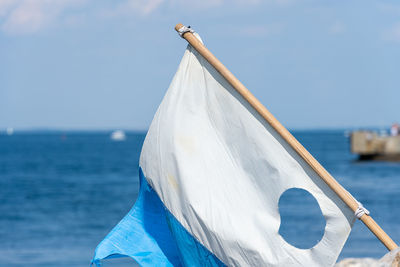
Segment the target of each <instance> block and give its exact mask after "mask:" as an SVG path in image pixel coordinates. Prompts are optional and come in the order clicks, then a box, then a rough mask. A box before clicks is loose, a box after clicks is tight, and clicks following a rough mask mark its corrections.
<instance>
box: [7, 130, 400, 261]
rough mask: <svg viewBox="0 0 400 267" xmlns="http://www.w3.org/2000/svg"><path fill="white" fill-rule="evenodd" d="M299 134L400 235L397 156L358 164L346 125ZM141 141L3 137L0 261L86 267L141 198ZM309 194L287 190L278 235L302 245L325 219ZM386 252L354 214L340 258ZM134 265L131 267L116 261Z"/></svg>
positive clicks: (35, 134)
mask: <svg viewBox="0 0 400 267" xmlns="http://www.w3.org/2000/svg"><path fill="white" fill-rule="evenodd" d="M293 134H294V136H295V137H296V138H297V139H298V140H299V141H300V142H301V143H302V144H303V145H304V146H305V147H306V148H307V149H308V150H309V151H310V152H311V154H312V155H313V156H314V157H315V158H316V159H317V160H319V162H320V163H321V164H322V165H323V166H324V167H325V168H326V169H327V170H328V171H329V172H330V173H331V174H332V175H333V176H334V177H335V178H336V179H337V180H338V181H339V182H340V183H341V184H342V185H343V186H344V187H345V188H346V189H347V190H348V191H349V192H350V193H351V194H353V196H355V197H356V198H357V199H358V200H359V201H360V202H362V203H363V204H364V206H365V207H366V208H367V209H368V210H369V211H370V213H371V216H372V217H373V218H374V219H375V220H376V221H377V222H378V224H379V225H380V226H381V227H382V228H383V229H384V230H385V231H386V232H387V233H388V234H389V235H390V236H391V237H392V239H394V240H395V241H396V240H397V241H399V242H400V163H396V162H361V161H358V160H357V156H355V155H352V154H351V153H350V144H349V138H348V136H347V135H346V133H345V131H344V130H304V131H293ZM144 138H145V132H127V138H126V140H125V141H121V142H115V141H112V140H111V139H110V132H108V131H99V132H78V131H24V132H18V131H16V132H15V133H14V134H13V135H5V134H2V135H0V266H11V267H12V266H89V265H90V262H91V258H92V257H93V253H94V250H95V248H96V246H97V244H98V243H99V242H100V241H101V240H102V239H103V238H104V237H105V236H106V235H107V233H108V232H109V231H110V230H111V229H112V228H113V227H114V226H115V225H116V224H117V223H118V222H119V221H120V220H121V219H122V218H123V216H124V215H125V214H126V213H127V212H128V211H129V210H130V208H131V207H132V206H133V204H134V203H135V199H136V198H137V195H138V190H139V179H138V162H139V156H140V151H141V147H142V144H143V141H144ZM307 194H308V193H307V192H301V191H299V192H288V194H286V195H285V197H282V198H281V201H280V204H279V205H280V207H279V209H280V211H281V217H282V218H281V219H282V225H281V229H280V233H281V235H282V236H283V237H284V238H285V239H286V241H287V242H289V243H291V244H293V245H294V246H297V247H299V248H304V249H307V248H310V247H312V246H314V245H315V244H316V243H318V241H319V240H320V239H321V237H322V235H323V232H324V230H323V229H324V226H325V220H324V218H323V217H322V215H321V212H320V210H319V207H318V205H317V203H316V201H315V199H313V197H312V196H311V195H309V194H308V195H307ZM386 252H387V250H386V248H385V247H384V246H383V245H382V244H381V243H380V242H379V241H378V240H377V239H376V238H375V236H374V235H373V234H372V233H371V232H369V230H368V229H367V228H366V227H365V226H364V225H363V224H362V223H361V222H360V221H356V222H355V224H354V227H353V230H352V232H351V234H350V236H349V239H348V241H347V242H346V244H345V245H344V248H343V251H342V252H341V254H340V256H339V260H340V259H343V258H347V257H375V258H380V257H382V256H383V255H384V254H385V253H386ZM117 262H118V261H116V264H117ZM128 264H132V265H133V266H134V264H133V261H131V262H123V263H121V264H120V265H121V266H127V265H128ZM104 266H114V265H113V263H112V260H111V261H108V262H107V263H106V265H104ZM115 266H116V265H115ZM118 266H119V265H118Z"/></svg>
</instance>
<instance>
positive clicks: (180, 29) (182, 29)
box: [178, 26, 194, 38]
mask: <svg viewBox="0 0 400 267" xmlns="http://www.w3.org/2000/svg"><path fill="white" fill-rule="evenodd" d="M187 32H191V33H194V30H192V29H191V28H190V26H188V27H186V26H182V27H180V28H179V29H178V33H179V36H180V37H182V38H183V35H184V34H185V33H187Z"/></svg>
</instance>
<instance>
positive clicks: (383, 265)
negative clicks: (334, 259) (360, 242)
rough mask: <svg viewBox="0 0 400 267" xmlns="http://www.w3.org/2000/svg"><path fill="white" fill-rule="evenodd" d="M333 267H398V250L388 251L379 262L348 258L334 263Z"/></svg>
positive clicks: (370, 259)
mask: <svg viewBox="0 0 400 267" xmlns="http://www.w3.org/2000/svg"><path fill="white" fill-rule="evenodd" d="M335 267H400V248H397V249H395V250H392V251H390V252H389V253H387V254H386V255H385V256H383V257H382V258H381V259H379V260H378V259H373V258H360V259H356V258H348V259H344V260H342V261H340V262H338V263H336V264H335Z"/></svg>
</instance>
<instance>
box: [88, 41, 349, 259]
mask: <svg viewBox="0 0 400 267" xmlns="http://www.w3.org/2000/svg"><path fill="white" fill-rule="evenodd" d="M268 90H273V89H268ZM139 172H140V193H139V197H138V199H137V201H136V204H135V206H134V207H133V208H132V210H131V211H130V212H129V214H127V215H126V217H125V218H124V219H123V220H122V221H121V222H120V223H119V224H118V225H117V226H116V227H115V228H114V229H113V230H112V232H111V233H109V234H108V236H107V237H106V238H105V239H104V240H103V241H102V242H101V243H100V244H99V246H98V247H97V249H96V252H95V256H94V259H93V262H94V263H99V262H100V260H101V259H105V258H110V257H120V256H124V255H125V256H129V257H131V258H133V259H134V260H135V261H136V262H138V263H139V264H140V265H142V266H180V265H182V266H330V265H333V264H334V263H335V262H336V259H337V257H338V255H339V253H340V251H341V249H342V247H343V245H344V243H345V241H346V239H347V237H348V235H349V233H350V231H351V227H352V224H353V222H354V214H353V212H352V211H351V210H350V209H349V208H348V207H347V206H346V205H345V204H344V203H343V201H342V200H340V198H339V197H338V196H337V195H336V194H335V193H334V192H333V191H332V190H331V189H330V188H329V187H328V186H327V185H326V184H325V183H324V182H323V181H322V180H321V179H320V177H319V176H318V175H317V174H316V173H315V171H314V170H313V169H312V168H311V167H310V166H309V165H308V164H307V163H306V162H305V161H304V160H303V159H302V158H301V157H300V156H299V155H298V154H297V153H296V152H295V151H294V150H293V149H292V148H291V147H290V146H289V145H288V144H287V143H286V142H285V141H284V140H283V139H282V138H281V136H280V135H279V134H278V133H277V132H276V131H275V130H274V129H273V128H272V127H271V126H270V125H269V124H268V123H267V122H266V121H265V120H264V119H263V118H262V117H261V116H260V115H259V114H258V113H257V112H256V111H255V110H254V109H253V108H252V107H251V106H250V105H249V104H248V103H247V102H246V101H245V100H244V99H243V98H242V97H241V96H240V95H239V94H238V93H237V92H236V91H235V90H234V88H232V86H231V85H230V84H229V83H228V82H227V81H226V80H225V79H224V78H223V77H222V76H221V75H220V74H219V73H218V72H217V71H216V70H215V69H214V68H213V67H212V66H211V65H210V64H209V63H208V62H207V61H206V60H205V59H204V58H203V57H202V56H201V55H200V54H199V53H198V52H197V51H195V50H194V49H193V48H192V47H191V46H190V45H189V46H188V48H187V50H186V52H185V54H184V56H183V59H182V61H181V63H180V66H179V68H178V71H177V73H176V75H175V77H174V79H173V81H172V83H171V85H170V87H169V89H168V91H167V93H166V95H165V97H164V99H163V101H162V103H161V105H160V106H159V108H158V110H157V113H156V115H155V117H154V119H153V122H152V124H151V126H150V128H149V131H148V133H147V136H146V139H145V141H144V144H143V148H142V153H141V157H140V170H139ZM291 188H300V189H304V190H307V191H308V192H309V193H310V194H312V196H314V197H315V199H316V200H317V202H318V204H319V207H320V209H321V211H322V214H323V216H324V218H325V219H326V226H325V232H324V235H323V237H322V239H321V240H320V241H319V242H318V243H317V244H316V245H315V246H314V247H312V248H310V249H299V248H296V247H294V246H292V245H291V244H289V243H288V242H286V241H285V239H284V238H283V237H282V236H281V235H280V234H279V227H280V222H281V217H280V214H279V208H278V202H279V199H280V196H281V195H282V194H283V193H284V192H285V191H286V190H288V189H291ZM105 197H107V196H105ZM110 201H112V200H110ZM309 227H313V225H310V226H309Z"/></svg>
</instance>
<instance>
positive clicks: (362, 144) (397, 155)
mask: <svg viewBox="0 0 400 267" xmlns="http://www.w3.org/2000/svg"><path fill="white" fill-rule="evenodd" d="M350 144H351V152H352V153H353V154H357V155H358V156H359V159H360V160H385V161H400V135H392V136H388V135H387V134H379V133H377V132H374V131H370V130H363V131H354V132H352V133H351V135H350Z"/></svg>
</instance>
